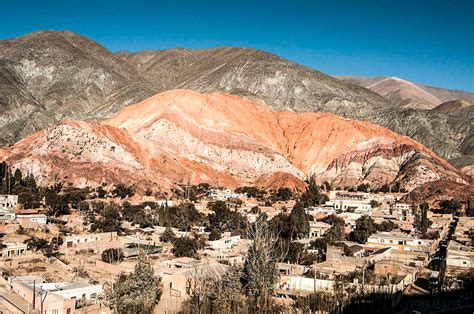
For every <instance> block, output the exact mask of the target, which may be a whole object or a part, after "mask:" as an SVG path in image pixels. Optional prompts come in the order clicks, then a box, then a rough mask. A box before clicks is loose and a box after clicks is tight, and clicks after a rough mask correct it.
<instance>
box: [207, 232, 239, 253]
mask: <svg viewBox="0 0 474 314" xmlns="http://www.w3.org/2000/svg"><path fill="white" fill-rule="evenodd" d="M239 241H240V236H239V235H237V236H233V237H224V238H221V239H219V240H214V241H208V242H207V245H208V247H209V248H210V249H213V250H224V249H230V248H231V247H232V246H234V245H235V244H237V243H238V242H239Z"/></svg>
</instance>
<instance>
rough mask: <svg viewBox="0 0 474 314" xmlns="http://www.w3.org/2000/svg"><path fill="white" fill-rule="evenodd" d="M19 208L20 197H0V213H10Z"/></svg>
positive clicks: (7, 195)
mask: <svg viewBox="0 0 474 314" xmlns="http://www.w3.org/2000/svg"><path fill="white" fill-rule="evenodd" d="M16 206H18V195H12V194H6V195H0V211H8V210H10V209H12V208H14V207H16Z"/></svg>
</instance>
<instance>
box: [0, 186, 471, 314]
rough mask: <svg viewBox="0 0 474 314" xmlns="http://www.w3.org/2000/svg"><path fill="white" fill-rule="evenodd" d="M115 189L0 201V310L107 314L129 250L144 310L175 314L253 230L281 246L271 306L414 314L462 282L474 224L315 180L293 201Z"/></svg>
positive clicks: (235, 256)
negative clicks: (264, 227) (361, 304)
mask: <svg viewBox="0 0 474 314" xmlns="http://www.w3.org/2000/svg"><path fill="white" fill-rule="evenodd" d="M122 190H124V191H125V192H124V193H122V194H120V193H117V194H116V195H114V194H113V193H106V192H105V191H104V192H103V191H101V190H100V191H99V192H97V190H96V191H94V192H90V193H89V194H88V195H86V197H83V198H79V201H77V200H73V201H70V202H68V203H67V208H62V209H61V211H56V212H55V213H54V214H52V211H51V210H48V206H49V205H47V204H46V201H45V200H40V201H39V202H38V203H37V204H36V205H37V206H34V208H25V206H24V205H23V204H20V202H19V196H18V195H15V194H4V195H0V236H1V238H0V240H1V242H0V243H1V246H0V271H1V276H0V313H47V314H50V313H51V314H61V313H67V314H72V313H111V312H112V309H111V308H110V304H109V303H108V301H107V291H108V290H110V289H112V288H113V287H112V286H113V285H112V284H111V283H112V282H114V281H115V279H116V278H118V277H119V276H120V275H121V274H130V273H132V272H133V271H134V268H135V266H136V264H137V261H138V260H139V255H140V254H146V255H147V258H148V260H149V261H150V263H151V265H152V267H153V271H154V274H155V275H156V276H158V277H159V278H160V280H161V284H162V292H161V298H160V300H159V303H158V304H157V305H156V307H155V312H157V313H177V312H179V311H180V310H181V309H182V306H183V304H184V303H186V302H187V301H189V299H190V297H191V294H192V293H193V292H190V286H194V287H196V286H197V285H198V284H199V282H201V281H203V278H210V277H212V278H219V276H222V274H224V273H225V272H226V270H227V269H228V268H229V267H234V266H235V267H243V265H244V264H245V263H246V259H247V252H248V250H249V247H250V246H251V244H252V239H251V237H249V235H248V233H247V230H248V228H250V226H252V225H254V226H255V225H258V224H259V223H260V224H262V223H266V224H268V225H269V226H272V228H274V229H275V230H277V231H278V232H280V233H281V234H280V235H279V237H280V238H281V240H282V241H283V240H284V241H286V242H284V243H286V244H285V245H280V247H284V248H285V249H284V250H283V251H284V253H285V254H281V256H279V257H278V259H277V260H276V261H275V267H276V271H277V277H276V278H277V280H276V281H275V283H274V287H273V289H274V290H273V296H272V298H273V299H274V300H275V302H276V303H278V304H282V305H292V304H295V303H297V302H300V301H298V300H303V299H304V298H307V297H310V296H312V295H315V294H318V293H321V294H328V293H329V294H332V295H336V296H338V298H337V299H338V302H337V304H336V305H331V304H329V305H327V306H328V307H331V306H333V307H332V308H329V309H334V306H336V307H343V306H350V303H351V302H353V301H354V300H353V299H351V298H353V296H359V297H360V298H363V297H365V296H372V297H373V296H376V295H384V298H385V299H384V300H388V303H389V304H390V306H392V307H393V308H395V309H396V308H397V306H400V304H403V308H404V310H406V309H410V308H412V309H413V310H415V309H418V308H419V307H420V304H421V303H420V302H416V300H418V299H417V298H421V299H422V300H423V298H425V297H426V296H432V295H437V294H440V293H443V292H447V291H456V290H459V289H462V288H464V287H465V286H467V285H469V284H472V275H473V269H474V247H473V234H474V217H467V216H459V215H457V214H454V213H436V212H433V211H432V210H429V208H426V206H424V205H423V204H416V205H415V204H414V203H408V202H406V201H403V200H404V196H405V194H406V193H403V192H399V191H398V192H393V193H391V192H390V191H375V192H370V191H366V190H367V189H366V188H364V187H362V188H360V189H357V188H356V189H351V190H350V191H349V190H347V189H346V190H332V189H331V188H329V186H328V185H326V186H325V185H324V184H323V185H322V186H321V187H317V186H315V183H314V181H313V182H310V185H309V187H308V188H307V191H306V192H304V193H303V195H302V197H301V198H299V197H298V196H297V195H295V194H293V192H292V191H291V190H289V189H285V188H282V189H279V190H278V191H274V193H272V194H271V195H267V194H265V193H264V192H262V191H260V190H258V189H257V188H255V187H247V188H239V189H236V190H231V189H224V188H212V187H209V186H207V185H199V186H193V187H184V188H183V192H182V193H175V194H173V195H168V196H167V197H157V196H156V195H152V193H145V194H144V195H143V196H142V197H137V196H136V195H132V194H133V193H128V192H130V191H128V192H127V190H126V189H122ZM357 190H359V191H357ZM361 190H362V191H361ZM310 192H312V193H313V194H312V195H311V193H310ZM305 193H306V194H305ZM98 195H100V197H99V196H98ZM305 195H306V200H307V201H305V202H302V201H301V200H302V199H304V197H305ZM308 200H309V201H308ZM26 207H28V206H26ZM113 208H115V209H117V211H116V212H114V210H113ZM118 208H120V210H119V209H118ZM298 210H299V212H298ZM298 215H299V216H298ZM285 217H287V218H285ZM294 217H303V218H302V221H298V220H297V218H294ZM293 218H294V219H293ZM285 219H286V220H285ZM285 224H290V225H291V226H290V227H288V228H287V227H285ZM285 230H286V231H285ZM284 234H288V236H285V235H284ZM192 282H193V283H194V284H191V283H192ZM194 293H195V292H194ZM411 298H414V300H415V301H410V300H411ZM407 300H408V301H407ZM430 302H431V303H432V302H442V300H441V299H439V300H437V299H436V298H435V299H434V300H431V301H430ZM443 302H444V301H443ZM446 302H447V301H446ZM430 306H432V304H430ZM451 306H452V307H462V304H458V303H456V301H453V304H452V305H451Z"/></svg>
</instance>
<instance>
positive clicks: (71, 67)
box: [0, 31, 474, 171]
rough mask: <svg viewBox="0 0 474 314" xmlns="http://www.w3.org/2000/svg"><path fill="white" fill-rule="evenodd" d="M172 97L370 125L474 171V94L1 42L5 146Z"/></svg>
mask: <svg viewBox="0 0 474 314" xmlns="http://www.w3.org/2000/svg"><path fill="white" fill-rule="evenodd" d="M171 89H190V90H194V91H197V92H202V93H212V92H220V93H222V92H224V93H230V94H233V95H237V96H240V97H243V98H245V99H248V100H251V101H252V102H258V103H260V104H263V105H265V106H267V107H268V108H270V109H272V110H275V111H294V112H326V113H333V114H337V115H340V116H342V117H345V118H351V119H358V120H362V121H369V122H372V123H376V124H379V125H382V126H384V127H387V128H389V129H391V130H392V131H394V132H397V133H400V134H402V135H406V136H409V137H411V138H413V139H414V140H416V141H418V142H420V143H422V144H424V145H425V146H427V147H428V148H429V149H431V150H432V151H434V152H435V153H436V154H438V155H440V156H441V157H443V158H445V159H447V160H449V161H450V162H451V163H452V164H454V165H456V166H458V167H464V168H463V169H465V170H466V169H468V170H467V171H469V169H472V165H473V164H474V157H473V156H474V144H473V138H472V120H473V112H474V109H473V106H472V99H473V94H472V93H467V92H459V91H450V90H445V89H438V88H432V87H427V86H422V85H420V84H415V83H411V82H408V81H403V80H401V79H397V78H349V77H339V78H335V77H332V76H329V75H326V74H324V73H321V72H318V71H315V70H313V69H310V68H307V67H304V66H301V65H298V64H296V63H293V62H291V61H288V60H285V59H282V58H280V57H278V56H276V55H273V54H271V53H268V52H264V51H259V50H255V49H244V48H235V47H222V48H213V49H204V50H192V49H169V50H150V51H141V52H136V53H130V52H118V53H112V52H110V51H108V50H107V49H105V48H104V47H102V46H101V45H99V44H98V43H96V42H94V41H92V40H90V39H88V38H85V37H83V36H81V35H78V34H75V33H71V32H66V31H39V32H34V33H30V34H28V35H25V36H22V37H17V38H12V39H8V40H2V41H0V107H1V108H2V109H3V110H2V112H0V134H1V136H0V145H4V146H5V145H12V144H13V143H15V142H17V141H18V140H20V139H22V138H24V137H26V136H28V135H30V134H32V133H34V132H35V131H37V130H41V129H44V128H46V127H49V126H53V125H55V124H56V123H58V122H59V121H61V120H64V119H74V120H80V121H89V120H98V121H102V120H104V119H107V118H110V117H111V116H112V115H113V114H115V113H117V112H119V111H120V110H122V109H123V108H125V107H127V106H129V105H131V104H134V103H137V102H139V101H141V100H144V99H146V98H148V97H150V96H152V95H155V94H156V93H158V92H163V91H166V90H171ZM100 125H102V124H100Z"/></svg>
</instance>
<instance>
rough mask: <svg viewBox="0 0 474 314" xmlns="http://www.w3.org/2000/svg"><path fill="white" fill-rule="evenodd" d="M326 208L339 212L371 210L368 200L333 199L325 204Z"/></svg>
mask: <svg viewBox="0 0 474 314" xmlns="http://www.w3.org/2000/svg"><path fill="white" fill-rule="evenodd" d="M326 206H330V207H333V208H334V209H335V210H341V211H357V212H368V211H370V210H372V206H371V205H370V200H368V199H335V200H331V201H327V202H326Z"/></svg>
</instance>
